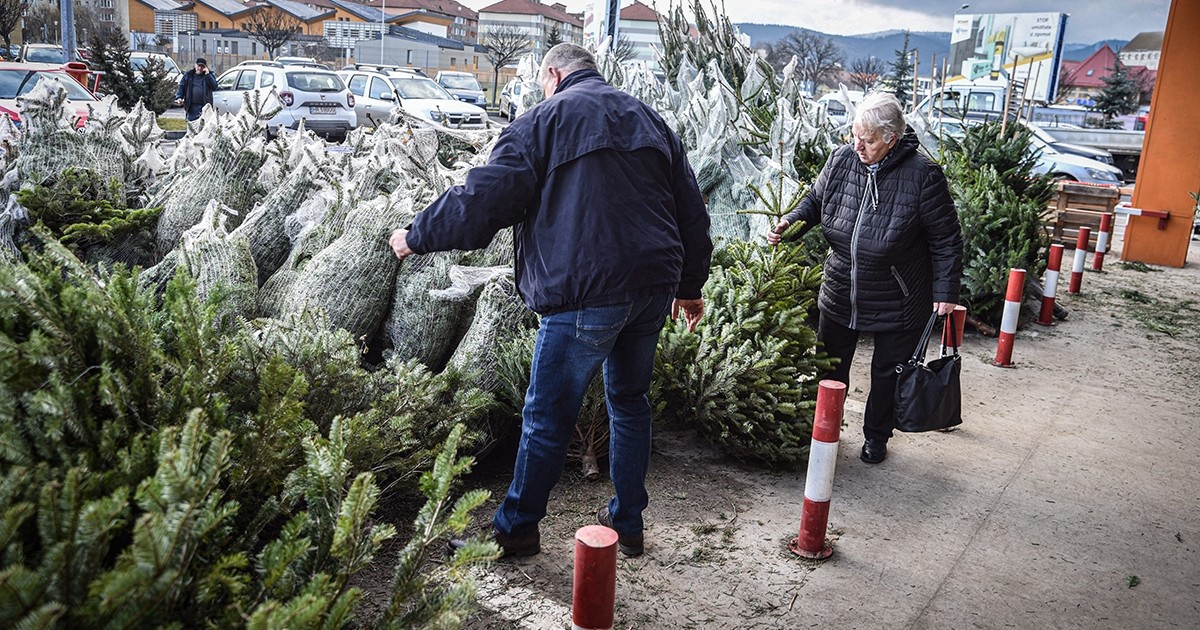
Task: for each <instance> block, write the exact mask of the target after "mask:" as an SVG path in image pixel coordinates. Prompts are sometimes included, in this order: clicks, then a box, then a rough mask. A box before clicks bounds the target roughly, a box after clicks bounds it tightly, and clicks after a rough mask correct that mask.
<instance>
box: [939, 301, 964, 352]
mask: <svg viewBox="0 0 1200 630" xmlns="http://www.w3.org/2000/svg"><path fill="white" fill-rule="evenodd" d="M963 317H966V314H965V313H964V314H963ZM946 325H947V326H949V327H950V343H951V344H952V345H951V347H952V348H953V349H954V354H958V347H959V346H960V345H962V340H961V339H959V338H958V325H957V324H956V323H955V321H954V311H950V312H949V313H947V314H946ZM942 356H946V346H944V345H943V346H942Z"/></svg>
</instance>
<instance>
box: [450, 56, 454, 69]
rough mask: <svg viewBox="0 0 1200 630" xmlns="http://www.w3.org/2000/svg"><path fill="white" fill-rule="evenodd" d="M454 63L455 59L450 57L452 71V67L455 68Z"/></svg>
mask: <svg viewBox="0 0 1200 630" xmlns="http://www.w3.org/2000/svg"><path fill="white" fill-rule="evenodd" d="M454 62H455V59H454V57H451V58H450V68H451V69H453V68H454V66H455V63H454Z"/></svg>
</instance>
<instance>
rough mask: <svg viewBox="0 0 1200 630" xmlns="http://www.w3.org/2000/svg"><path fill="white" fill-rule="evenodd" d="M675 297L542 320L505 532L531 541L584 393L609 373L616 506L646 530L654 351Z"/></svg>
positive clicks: (618, 519) (500, 520) (617, 514)
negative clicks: (599, 375) (597, 378)
mask: <svg viewBox="0 0 1200 630" xmlns="http://www.w3.org/2000/svg"><path fill="white" fill-rule="evenodd" d="M672 297H673V296H671V295H656V296H653V297H648V298H642V299H639V300H635V301H633V302H626V303H623V304H616V305H613V306H601V307H596V308H586V309H583V310H578V311H568V312H565V313H558V314H555V315H549V316H546V317H543V318H542V324H541V328H540V329H539V330H538V334H537V344H536V345H535V346H534V351H533V368H532V370H531V372H530V375H529V390H528V391H527V392H526V393H525V410H524V412H523V414H522V415H523V423H522V425H521V445H520V447H519V449H518V450H517V463H516V466H515V467H514V470H513V481H512V485H511V486H509V488H508V495H507V496H506V497H505V498H504V502H503V503H501V504H500V508H499V509H498V510H496V518H495V519H494V520H493V524H494V525H495V528H496V531H498V532H500V533H502V534H505V535H508V536H524V535H526V534H529V533H532V532H533V531H534V530H536V529H537V525H538V522H539V521H541V520H542V517H544V516H546V502H547V500H548V499H549V497H550V490H551V488H553V487H554V484H555V483H557V482H558V478H559V476H561V475H562V471H563V466H564V465H565V464H566V460H567V447H568V446H569V445H570V443H571V437H572V436H573V435H574V432H575V421H576V419H577V418H578V417H579V406H580V405H581V404H582V402H583V394H584V391H585V390H586V389H587V386H588V384H589V383H591V381H592V378H593V377H595V375H596V372H597V371H599V370H600V367H601V366H603V367H604V389H605V397H606V399H607V403H608V417H609V421H610V428H611V433H610V436H609V447H608V467H609V476H610V477H611V478H612V482H613V487H614V489H615V490H616V495H617V496H616V497H615V498H614V499H612V500H611V501H610V502H609V505H608V509H609V514H610V515H611V516H612V525H613V529H616V530H617V531H618V532H620V533H622V534H625V535H627V536H636V535H637V534H640V533H642V510H644V509H646V505H647V504H648V503H649V496H648V495H647V494H646V473H647V471H648V470H649V468H650V402H649V400H647V398H646V393H647V392H648V391H649V390H650V379H651V377H652V376H653V373H654V352H655V350H656V349H657V347H658V334H659V332H660V331H661V330H662V327H663V321H664V320H665V319H666V316H667V309H668V308H670V306H671V301H672Z"/></svg>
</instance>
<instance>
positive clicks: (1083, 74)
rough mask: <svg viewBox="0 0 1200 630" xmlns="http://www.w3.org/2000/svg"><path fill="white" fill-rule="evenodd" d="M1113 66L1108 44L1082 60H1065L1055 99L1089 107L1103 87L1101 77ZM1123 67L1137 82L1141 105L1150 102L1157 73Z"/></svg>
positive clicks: (1144, 69)
mask: <svg viewBox="0 0 1200 630" xmlns="http://www.w3.org/2000/svg"><path fill="white" fill-rule="evenodd" d="M1116 65H1117V53H1116V52H1114V51H1113V49H1112V48H1110V47H1109V46H1108V44H1105V45H1104V46H1102V47H1100V48H1099V49H1098V50H1096V52H1094V53H1092V54H1091V55H1089V56H1088V58H1087V59H1084V60H1083V61H1064V62H1063V64H1062V80H1060V81H1059V87H1058V102H1060V103H1065V104H1068V105H1088V106H1090V105H1091V104H1092V102H1093V101H1094V100H1095V98H1096V96H1097V95H1098V94H1100V92H1101V91H1102V90H1103V89H1104V87H1105V83H1104V80H1103V79H1104V78H1105V77H1107V76H1110V75H1111V74H1112V68H1114V67H1115V66H1116ZM1125 70H1126V73H1127V74H1128V75H1129V77H1130V78H1132V79H1133V80H1134V81H1137V83H1138V88H1139V89H1140V91H1141V93H1142V97H1141V102H1142V104H1149V103H1150V95H1151V94H1152V93H1153V91H1154V77H1155V75H1156V74H1157V72H1156V71H1154V70H1151V69H1149V68H1147V67H1145V66H1128V67H1126V69H1125Z"/></svg>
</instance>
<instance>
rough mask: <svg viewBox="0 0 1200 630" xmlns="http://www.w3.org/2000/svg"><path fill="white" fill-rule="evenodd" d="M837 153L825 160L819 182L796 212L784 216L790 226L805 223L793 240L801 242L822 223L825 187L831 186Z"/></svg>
mask: <svg viewBox="0 0 1200 630" xmlns="http://www.w3.org/2000/svg"><path fill="white" fill-rule="evenodd" d="M836 154H837V152H836V151H835V152H833V153H830V154H829V158H828V159H826V160H825V166H824V167H822V168H821V173H820V174H819V175H817V181H816V182H814V183H813V185H812V188H809V189H808V194H806V195H804V199H801V200H800V205H798V206H796V209H795V210H792V211H791V212H789V213H787V214H785V215H783V220H784V221H787V222H788V224H789V225H795V224H796V222H797V221H803V222H804V227H803V228H801V229H800V231H799V232H797V233H796V234H795V235H794V236H793V237H792V240H794V241H795V240H800V238H801V237H802V236H804V235H805V234H806V233H807V232H808V231H809V230H811V229H813V228H814V227H816V226H817V225H819V224H820V223H821V204H822V201H823V200H824V198H825V187H826V186H828V185H829V179H830V177H832V175H831V174H830V173H831V171H833V170H834V168H833V158H834V156H835V155H836Z"/></svg>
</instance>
